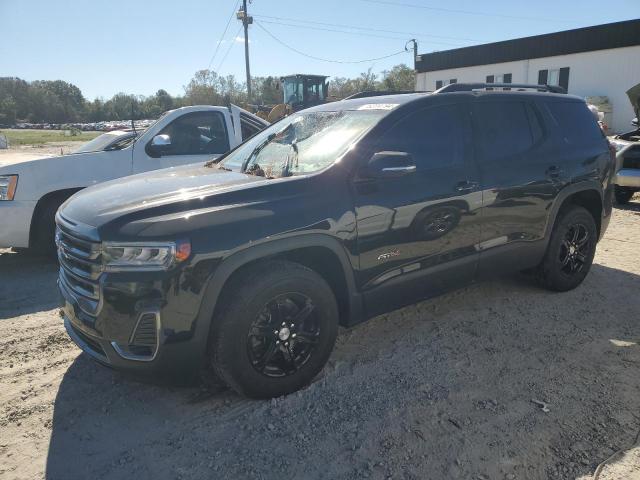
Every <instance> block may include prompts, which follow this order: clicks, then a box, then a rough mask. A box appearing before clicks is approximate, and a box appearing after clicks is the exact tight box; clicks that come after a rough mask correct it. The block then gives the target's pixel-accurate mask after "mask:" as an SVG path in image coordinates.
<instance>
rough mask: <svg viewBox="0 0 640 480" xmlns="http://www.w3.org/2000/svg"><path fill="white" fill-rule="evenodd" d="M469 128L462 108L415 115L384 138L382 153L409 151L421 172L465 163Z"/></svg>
mask: <svg viewBox="0 0 640 480" xmlns="http://www.w3.org/2000/svg"><path fill="white" fill-rule="evenodd" d="M465 125H466V122H465V120H464V117H463V114H462V113H461V110H460V107H459V106H458V105H440V106H436V107H430V108H426V109H424V110H420V111H418V112H414V113H411V114H409V115H407V116H406V117H405V118H403V119H402V120H400V121H399V122H398V123H396V124H395V125H394V126H393V127H391V128H390V129H389V130H388V131H387V132H386V133H385V134H384V135H383V136H382V138H381V139H380V142H379V144H378V147H377V149H378V150H379V151H382V150H388V151H398V152H408V153H411V154H412V156H413V159H414V161H415V162H416V167H417V168H418V169H419V170H426V169H431V168H442V167H447V166H453V165H460V164H462V163H463V162H464V144H465Z"/></svg>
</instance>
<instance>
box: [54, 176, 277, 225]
mask: <svg viewBox="0 0 640 480" xmlns="http://www.w3.org/2000/svg"><path fill="white" fill-rule="evenodd" d="M265 182H269V180H265V179H264V178H263V177H256V176H253V175H246V174H244V173H236V172H229V171H226V170H221V169H218V168H215V167H213V168H211V167H205V166H203V165H202V164H194V165H186V166H183V167H173V168H166V169H163V170H155V171H152V172H148V173H142V174H139V175H133V176H130V177H125V178H121V179H117V180H112V181H109V182H105V183H100V184H98V185H96V186H94V187H90V188H87V189H85V190H82V191H81V192H79V193H77V194H75V195H74V196H72V197H71V198H70V199H69V200H67V202H66V203H65V204H63V206H62V207H61V210H60V211H61V213H62V215H63V216H64V217H65V218H67V219H69V220H71V221H76V222H80V223H84V224H86V225H91V226H94V227H100V226H102V225H104V224H106V223H108V222H110V221H111V220H114V219H116V218H118V217H122V216H126V215H130V214H134V213H136V212H141V211H144V210H147V211H149V212H150V213H149V214H150V215H152V214H155V213H157V212H159V211H160V210H163V209H162V208H161V207H163V206H166V205H170V204H184V203H186V202H187V201H189V200H200V201H202V200H206V199H207V198H208V197H210V196H212V195H215V194H219V193H222V192H229V191H235V190H240V189H243V188H246V187H247V186H254V185H256V184H263V183H265Z"/></svg>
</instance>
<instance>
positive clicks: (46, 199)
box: [29, 187, 82, 248]
mask: <svg viewBox="0 0 640 480" xmlns="http://www.w3.org/2000/svg"><path fill="white" fill-rule="evenodd" d="M80 190H82V187H76V188H66V189H63V190H56V191H53V192H49V193H47V194H45V195H43V196H42V197H41V198H40V199H39V200H38V202H37V203H36V206H35V209H34V210H33V215H31V225H30V227H29V248H36V247H38V237H39V235H40V233H41V231H42V230H41V229H42V228H45V227H44V226H42V225H41V224H40V222H41V217H42V215H43V212H44V211H45V210H46V209H47V208H48V207H49V206H50V205H52V204H53V205H57V206H58V207H59V206H60V205H62V204H63V203H64V202H65V201H67V200H68V199H69V197H71V196H72V195H73V194H75V193H77V192H79V191H80Z"/></svg>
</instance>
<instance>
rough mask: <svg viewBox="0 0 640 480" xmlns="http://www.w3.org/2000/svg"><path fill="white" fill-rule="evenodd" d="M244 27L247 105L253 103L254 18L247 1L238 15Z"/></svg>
mask: <svg viewBox="0 0 640 480" xmlns="http://www.w3.org/2000/svg"><path fill="white" fill-rule="evenodd" d="M236 18H237V19H238V20H241V21H242V25H243V26H244V62H245V67H246V70H247V103H249V102H251V70H250V69H249V25H251V24H252V23H253V17H250V16H249V14H248V13H247V0H242V9H240V10H238V13H237V15H236Z"/></svg>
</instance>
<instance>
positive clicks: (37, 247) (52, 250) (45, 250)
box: [32, 198, 66, 257]
mask: <svg viewBox="0 0 640 480" xmlns="http://www.w3.org/2000/svg"><path fill="white" fill-rule="evenodd" d="M65 200H66V198H52V199H50V200H47V201H46V202H47V203H46V204H45V205H43V206H42V208H41V209H39V211H38V212H37V214H36V217H35V218H34V222H33V228H34V234H33V240H32V248H33V251H34V252H35V253H37V254H39V255H46V256H48V257H54V256H55V254H56V242H55V237H56V212H57V211H58V209H59V208H60V205H62V204H63V203H64V201H65Z"/></svg>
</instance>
